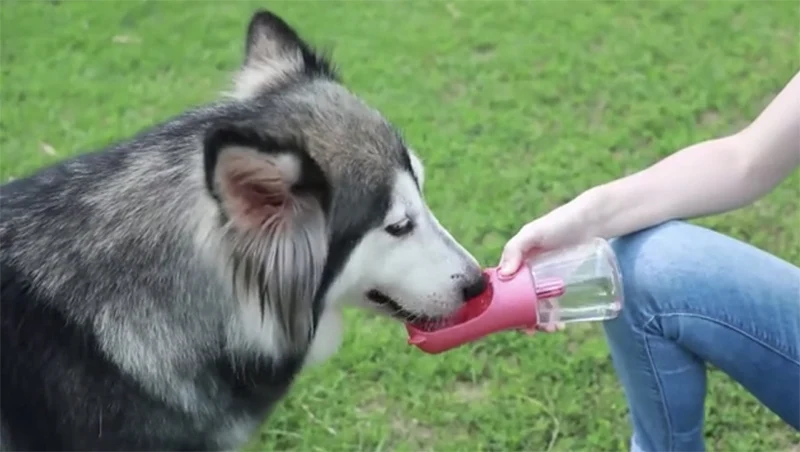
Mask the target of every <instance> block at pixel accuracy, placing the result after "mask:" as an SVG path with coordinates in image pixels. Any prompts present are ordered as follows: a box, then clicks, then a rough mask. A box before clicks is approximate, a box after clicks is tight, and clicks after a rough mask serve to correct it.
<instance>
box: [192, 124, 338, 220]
mask: <svg viewBox="0 0 800 452" xmlns="http://www.w3.org/2000/svg"><path fill="white" fill-rule="evenodd" d="M204 153H205V177H206V185H207V187H208V189H209V190H210V191H211V193H212V195H213V196H214V197H216V198H217V200H218V201H219V203H220V205H221V207H222V210H223V212H224V213H225V215H226V216H227V217H228V218H229V219H230V221H231V222H232V225H233V227H235V228H236V229H238V230H241V231H246V232H255V233H259V232H263V231H264V230H265V229H269V228H270V227H272V225H273V224H274V223H275V222H289V221H292V216H294V215H298V214H300V213H302V212H301V211H302V210H306V209H313V208H318V209H322V210H323V211H324V210H326V209H327V206H328V196H329V190H328V186H327V182H326V180H325V177H324V175H323V173H322V170H321V169H320V168H319V166H318V165H317V164H316V163H315V162H314V161H313V160H312V159H311V158H310V157H309V156H308V154H307V153H306V152H304V151H303V150H302V149H301V148H300V147H299V146H294V145H291V144H280V143H278V142H277V141H275V140H273V139H271V138H269V137H266V136H262V135H260V134H259V133H258V132H257V131H256V130H255V129H254V128H252V127H249V126H242V125H234V124H225V125H220V126H216V127H214V128H212V129H210V130H209V131H208V132H207V134H206V137H205V143H204Z"/></svg>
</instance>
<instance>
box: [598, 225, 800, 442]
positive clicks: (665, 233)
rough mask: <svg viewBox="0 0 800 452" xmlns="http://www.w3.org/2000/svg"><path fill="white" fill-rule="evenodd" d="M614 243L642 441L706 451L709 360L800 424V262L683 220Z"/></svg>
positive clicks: (623, 343)
mask: <svg viewBox="0 0 800 452" xmlns="http://www.w3.org/2000/svg"><path fill="white" fill-rule="evenodd" d="M612 246H613V248H614V250H615V251H616V253H617V256H618V257H619V260H620V269H621V272H622V277H623V285H624V291H625V304H624V306H623V309H622V313H621V314H620V316H619V317H618V318H616V319H614V320H610V321H607V322H604V329H605V333H606V337H607V339H608V341H609V346H610V349H611V356H612V359H613V362H614V367H615V369H616V371H617V374H618V376H619V378H620V380H621V382H622V386H623V389H624V391H625V396H626V398H627V400H628V408H629V410H630V415H631V421H632V424H633V432H634V433H633V438H632V439H631V449H632V450H634V451H638V450H641V451H659V452H661V451H682V452H683V451H701V450H704V444H703V415H704V407H703V404H704V399H705V393H706V364H707V363H708V364H711V365H713V366H714V367H716V368H718V369H720V370H722V371H724V372H726V373H727V374H728V375H730V376H731V377H732V378H733V379H734V380H736V381H737V382H739V383H740V384H741V385H742V386H743V387H745V388H746V389H747V390H748V391H750V392H751V393H752V394H753V395H754V396H755V397H756V398H757V399H758V400H760V401H761V402H762V403H763V404H764V405H765V406H767V407H768V408H769V409H770V410H772V411H773V412H775V413H776V414H777V415H778V416H780V417H781V418H782V419H783V420H785V421H786V422H787V423H788V424H789V425H791V426H793V427H794V428H795V429H800V351H799V349H800V268H798V267H796V266H794V265H792V264H790V263H788V262H785V261H783V260H781V259H779V258H777V257H775V256H773V255H771V254H769V253H766V252H764V251H761V250H759V249H757V248H754V247H752V246H750V245H747V244H745V243H742V242H740V241H737V240H735V239H733V238H730V237H727V236H725V235H722V234H719V233H716V232H713V231H711V230H708V229H705V228H702V227H699V226H694V225H691V224H689V223H684V222H678V221H673V222H668V223H665V224H662V225H660V226H657V227H654V228H651V229H646V230H643V231H640V232H637V233H634V234H631V235H627V236H624V237H620V238H617V239H615V240H613V241H612Z"/></svg>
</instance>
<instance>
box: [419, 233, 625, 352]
mask: <svg viewBox="0 0 800 452" xmlns="http://www.w3.org/2000/svg"><path fill="white" fill-rule="evenodd" d="M497 270H498V269H497V267H494V268H488V269H486V270H484V274H485V277H486V278H487V279H488V284H487V289H486V290H485V291H484V292H483V293H482V294H480V295H478V296H477V297H475V298H473V299H472V300H469V301H467V303H466V304H465V305H464V306H463V308H462V309H460V310H459V311H458V312H457V313H456V314H455V315H454V316H452V317H450V318H447V319H443V320H435V321H423V322H416V323H407V324H406V330H407V332H408V335H409V338H408V342H409V344H412V345H415V346H417V347H418V348H420V349H421V350H423V351H425V352H427V353H441V352H443V351H446V350H449V349H452V348H455V347H458V346H460V345H463V344H466V343H468V342H473V341H475V340H477V339H480V338H482V337H484V336H487V335H489V334H491V333H494V332H497V331H504V330H511V329H528V328H533V327H536V326H546V325H555V324H559V323H564V324H569V323H575V322H589V321H604V320H610V319H613V318H615V317H617V315H619V312H620V310H621V309H622V303H623V293H622V276H621V274H620V271H619V265H618V263H617V259H616V256H615V255H614V250H613V249H612V248H611V246H610V244H609V243H608V242H607V241H606V240H603V239H600V238H595V239H592V240H589V241H586V242H583V243H579V244H577V245H574V246H571V247H567V248H563V249H559V250H554V251H549V252H546V253H542V254H538V255H536V256H534V257H531V258H529V259H527V260H526V261H524V263H523V265H521V266H520V269H519V270H518V271H517V272H516V273H515V274H513V275H511V276H508V277H505V276H501V275H500V274H499V273H497Z"/></svg>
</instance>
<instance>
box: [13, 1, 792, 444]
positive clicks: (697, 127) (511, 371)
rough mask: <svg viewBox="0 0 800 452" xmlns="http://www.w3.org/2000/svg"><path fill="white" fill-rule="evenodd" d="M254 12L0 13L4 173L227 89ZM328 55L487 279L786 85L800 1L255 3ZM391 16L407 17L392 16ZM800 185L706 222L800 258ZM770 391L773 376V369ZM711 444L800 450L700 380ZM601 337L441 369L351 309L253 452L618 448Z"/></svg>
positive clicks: (449, 363)
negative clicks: (513, 252)
mask: <svg viewBox="0 0 800 452" xmlns="http://www.w3.org/2000/svg"><path fill="white" fill-rule="evenodd" d="M256 6H261V5H260V4H258V3H255V2H245V1H236V2H230V1H229V2H214V3H211V2H197V1H192V2H176V1H171V2H166V1H162V2H134V1H119V2H112V1H69V2H67V1H63V2H56V1H16V2H12V1H5V2H3V4H2V21H1V22H0V29H1V31H2V59H1V60H0V66H1V68H2V85H0V86H1V87H2V89H1V91H0V92H1V93H2V96H1V97H0V100H2V104H1V106H2V110H1V111H0V149H2V154H1V156H0V157H1V158H2V162H1V163H2V165H1V166H2V169H1V170H0V171H1V173H0V177H1V178H2V179H3V180H7V179H8V178H9V177H14V176H16V177H19V176H21V175H24V174H27V173H30V172H31V171H33V170H35V169H36V168H38V167H40V166H43V165H46V164H49V163H52V162H56V161H58V160H59V159H62V158H65V157H67V156H68V155H71V154H75V153H79V152H82V151H85V150H89V149H92V148H95V147H99V146H102V145H104V144H107V143H109V142H110V141H112V140H116V139H121V138H124V137H126V136H128V135H130V134H133V133H134V132H136V131H137V130H139V129H141V128H144V127H146V126H148V125H150V124H152V123H154V122H156V121H160V120H162V119H165V118H167V117H169V116H171V115H174V114H177V113H179V112H180V111H182V110H183V109H185V108H187V107H189V106H192V105H195V104H198V103H201V102H205V101H208V100H211V99H213V98H214V96H215V95H216V94H217V93H218V92H219V91H221V90H223V89H225V88H226V87H227V84H228V81H229V77H230V74H231V73H232V71H233V70H235V68H236V66H237V65H238V64H239V62H240V59H241V50H242V47H243V33H244V28H245V26H246V24H247V20H248V18H249V14H250V13H251V11H252V9H253V8H255V7H256ZM267 6H270V7H271V8H273V9H274V10H275V11H277V12H279V13H281V14H283V15H284V16H285V18H287V19H288V20H289V21H290V22H291V23H293V24H295V25H296V26H297V27H298V28H299V29H300V30H301V31H302V32H303V33H305V34H306V36H308V37H309V38H311V39H312V40H313V41H314V42H316V43H318V44H320V45H322V46H324V47H328V48H332V49H333V51H334V56H335V58H336V60H337V61H338V63H339V65H340V66H341V68H342V72H343V74H344V77H345V80H346V82H347V83H348V84H349V85H350V86H351V87H352V89H353V90H354V91H356V92H357V93H359V94H360V95H362V96H363V97H364V98H365V99H366V100H367V101H368V102H370V103H371V104H372V105H374V106H375V107H377V108H379V109H381V110H382V111H383V112H384V113H385V115H386V116H387V117H388V118H390V119H391V120H392V121H394V122H395V123H396V124H397V125H398V126H399V127H401V128H402V129H403V131H404V133H405V135H406V136H407V138H408V140H409V141H410V142H411V143H412V144H413V146H414V147H415V148H416V149H417V150H418V151H419V153H420V154H421V156H422V157H423V159H424V160H425V161H426V164H427V172H428V175H429V176H428V178H429V179H428V180H429V182H428V184H427V194H426V195H427V198H428V200H429V203H430V205H431V206H432V208H433V209H434V210H435V211H436V213H437V214H438V216H439V217H440V219H441V221H442V222H443V223H444V225H445V226H447V227H448V228H449V229H450V230H451V231H452V232H453V234H454V235H455V236H456V237H457V238H458V239H459V240H461V241H462V242H463V243H464V244H465V245H466V246H467V247H468V248H469V249H471V251H473V252H474V253H475V255H476V256H477V257H478V258H479V259H480V260H481V262H482V263H484V264H485V265H494V264H495V263H496V261H497V258H498V256H499V253H500V250H501V249H502V246H503V244H504V241H505V240H506V239H507V238H508V237H510V236H511V234H513V233H514V232H515V231H516V230H517V228H518V227H520V226H521V225H522V224H523V223H525V222H526V221H528V220H530V219H532V218H534V217H535V216H537V215H540V214H543V213H545V212H546V211H547V210H548V209H550V208H553V207H554V206H556V205H558V204H560V203H562V202H564V201H566V200H568V199H569V198H571V197H572V196H574V195H576V194H578V193H579V192H580V191H582V190H584V189H586V188H588V187H590V186H591V185H593V184H596V183H600V182H603V181H607V180H609V179H612V178H615V177H619V176H621V175H623V174H626V173H628V172H631V171H635V170H637V169H640V168H642V167H644V166H646V165H648V164H650V163H652V162H654V161H655V160H656V159H658V158H659V157H662V156H665V155H667V154H669V153H671V152H673V151H675V150H676V149H679V148H681V147H683V146H685V145H688V144H690V143H692V142H694V141H697V140H702V139H706V138H710V137H713V136H716V135H719V134H722V133H726V132H729V131H732V130H735V129H736V128H737V127H739V126H741V125H743V124H744V123H746V121H748V120H749V119H751V118H753V117H754V115H755V114H757V113H758V112H759V111H760V109H761V108H762V107H763V106H764V105H765V103H766V102H767V101H768V100H769V99H770V98H771V96H773V95H774V94H775V93H776V92H777V90H779V89H780V88H781V87H782V86H783V84H784V83H785V82H786V81H787V80H788V79H789V78H790V77H791V75H792V74H793V73H794V71H796V70H797V68H798V62H800V48H799V47H798V36H800V34H799V33H798V31H799V27H800V11H798V4H797V2H790V1H783V2H777V1H759V2H755V1H754V2H747V3H745V2H733V1H726V2H722V1H714V2H679V1H670V2H653V1H647V2H616V3H614V2H577V1H560V2H556V1H547V2H545V1H536V2H534V1H527V2H508V1H504V2H500V1H494V2H489V1H449V2H444V1H439V2H422V1H420V2H415V3H399V2H391V3H389V2H372V1H371V2H364V1H362V2H356V1H346V2H333V1H320V2H311V1H294V2H286V3H280V2H267ZM401 8H402V9H401ZM798 186H800V178H798V176H795V177H793V178H792V179H791V180H789V181H787V182H786V183H785V184H783V186H782V187H780V188H779V189H777V190H776V191H775V192H774V193H773V194H771V195H770V196H768V197H767V198H765V199H763V200H762V201H760V202H758V203H756V204H755V205H754V206H752V207H750V208H747V209H743V210H741V211H738V212H734V213H730V214H727V215H722V216H719V217H715V218H711V219H706V220H703V221H702V222H701V223H703V224H705V225H709V226H713V227H714V228H715V229H717V230H719V231H722V232H726V233H730V234H732V235H734V236H736V237H739V238H743V239H745V240H748V241H750V242H751V243H753V244H755V245H757V246H759V247H762V248H764V249H766V250H768V251H770V252H773V253H775V254H777V255H779V256H781V257H783V258H785V259H788V260H790V261H792V262H794V263H798V262H800V229H798V227H797V225H798V224H799V223H798V220H800V214H798V203H799V202H800V201H799V200H800V197H799V196H798ZM765 377H766V378H768V376H765ZM707 412H708V420H707V424H706V437H707V438H708V446H709V448H710V449H714V450H725V451H733V450H737V451H753V450H781V449H783V450H785V449H788V448H791V447H792V446H793V445H795V444H798V443H800V435H797V434H795V433H793V432H792V431H791V430H790V429H789V428H788V427H786V426H785V425H783V424H782V423H781V421H780V420H779V419H778V418H777V417H776V416H775V415H773V414H771V413H770V412H768V411H767V410H766V409H764V408H762V407H761V406H760V405H759V404H758V403H757V402H756V401H755V399H754V398H753V397H752V396H750V395H749V394H748V393H746V392H745V391H744V390H743V389H741V388H740V387H739V386H737V385H736V384H735V383H733V382H732V381H731V380H730V379H728V378H727V377H725V376H724V375H722V374H719V373H717V372H712V374H711V376H710V383H709V396H708V399H707ZM629 432H630V428H629V426H628V423H627V419H626V407H625V402H624V399H623V397H622V393H621V390H620V386H619V384H618V383H617V380H616V378H615V376H614V374H613V372H612V368H611V365H610V362H609V356H608V349H607V346H606V344H605V342H604V340H603V337H602V335H601V334H600V330H599V329H598V328H597V326H596V325H594V326H588V327H581V328H574V329H569V330H568V331H566V332H564V333H562V334H553V335H544V334H539V335H537V336H535V337H526V336H522V335H517V334H507V335H497V336H495V337H492V338H488V339H486V340H483V341H481V342H479V343H476V344H474V345H472V346H466V347H463V348H460V349H457V350H455V351H452V352H450V353H447V354H444V355H440V356H427V355H425V354H423V353H421V352H419V351H416V350H415V349H412V348H411V347H409V346H407V345H406V344H405V337H404V331H403V329H402V327H401V326H400V325H398V324H396V323H393V322H391V321H389V320H384V319H376V318H373V317H370V316H366V315H363V314H360V313H357V312H351V313H349V328H348V330H347V335H346V339H345V343H344V346H343V349H342V350H341V351H340V353H339V354H338V355H336V356H335V357H334V358H333V359H332V360H330V361H329V362H327V363H326V364H324V365H322V366H320V367H317V368H313V369H310V370H309V371H308V372H307V373H306V374H304V375H303V376H302V378H301V379H300V380H299V381H298V383H297V385H296V386H295V388H294V391H293V392H292V393H291V395H290V396H289V397H288V399H286V401H285V403H283V404H282V405H281V407H280V408H279V409H278V410H277V412H275V414H274V417H273V418H272V419H271V422H270V423H269V426H268V427H265V428H264V430H263V433H262V434H261V435H259V436H258V437H256V438H253V442H252V448H253V449H265V448H269V449H274V450H303V451H306V450H308V451H312V450H330V451H334V450H335V451H340V450H400V451H406V450H407V451H416V450H498V451H499V450H526V451H541V450H560V451H574V450H623V449H625V448H626V445H627V441H628V439H627V438H628V435H629Z"/></svg>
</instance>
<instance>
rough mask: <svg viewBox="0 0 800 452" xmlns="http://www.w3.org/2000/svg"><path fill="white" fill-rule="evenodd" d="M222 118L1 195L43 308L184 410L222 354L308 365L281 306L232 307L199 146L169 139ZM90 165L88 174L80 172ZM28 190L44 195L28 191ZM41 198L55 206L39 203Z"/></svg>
mask: <svg viewBox="0 0 800 452" xmlns="http://www.w3.org/2000/svg"><path fill="white" fill-rule="evenodd" d="M219 108H224V109H230V108H231V107H220V106H212V107H209V108H207V109H200V110H196V111H194V112H190V113H188V114H186V115H184V116H182V117H180V118H177V119H175V120H173V121H171V122H168V123H166V124H164V125H161V126H159V127H156V128H154V129H152V130H150V131H148V132H145V134H143V135H140V136H138V137H137V139H136V141H131V142H128V143H122V144H118V145H116V146H114V147H113V148H112V149H111V151H110V152H108V153H105V154H88V155H85V156H83V157H81V158H77V159H73V160H70V161H67V162H65V163H63V164H61V165H59V166H56V167H54V168H51V169H47V170H45V171H42V172H41V173H39V174H37V175H35V176H34V178H33V180H31V181H25V180H21V181H16V182H13V183H11V184H9V185H7V186H5V187H4V188H3V193H4V196H3V198H4V199H2V203H3V210H4V215H3V218H5V219H10V220H0V236H13V240H9V241H8V248H7V257H8V258H9V260H10V261H11V262H12V263H13V264H14V265H16V266H17V268H19V269H20V270H21V271H22V272H24V273H25V274H27V275H28V277H29V278H31V279H33V280H34V281H35V286H36V287H38V288H40V290H42V291H44V292H46V293H45V294H44V295H46V296H47V298H49V299H53V300H60V301H59V303H68V304H70V305H71V306H70V307H67V306H53V307H54V308H55V309H57V310H59V311H61V312H63V313H64V314H65V315H69V316H70V317H71V320H73V321H75V322H77V323H79V324H82V325H87V326H88V325H92V326H93V327H94V329H95V331H96V333H97V335H98V341H99V343H100V346H101V348H102V349H103V351H104V352H105V353H106V354H108V355H109V357H111V359H112V360H114V361H116V362H117V364H118V365H119V366H120V367H122V369H123V370H125V371H127V372H131V373H134V374H136V375H137V376H138V377H139V378H140V379H141V381H142V382H143V383H144V384H145V385H150V387H149V388H148V389H149V390H150V391H152V392H154V393H156V394H160V395H161V396H163V397H165V398H167V399H169V400H171V401H172V402H173V403H176V404H179V405H183V406H187V407H188V406H190V405H193V404H194V402H195V401H196V400H197V399H198V398H200V397H204V395H203V394H197V393H195V392H194V391H196V388H197V386H195V385H193V384H191V381H192V380H193V379H195V378H197V377H198V376H199V375H198V374H199V373H202V372H203V371H204V368H203V365H204V363H206V362H207V361H209V360H213V359H216V358H218V357H219V355H220V354H229V355H230V356H232V357H235V356H238V357H242V356H248V355H250V356H259V355H265V356H264V357H265V358H270V359H282V358H284V357H283V356H266V355H267V354H269V353H275V354H281V353H284V352H285V353H287V354H291V355H294V356H299V357H302V356H303V355H304V354H305V352H306V348H307V347H308V345H309V344H308V338H309V331H299V332H298V331H295V334H297V335H298V336H297V337H293V338H289V337H286V335H285V334H284V329H283V328H282V327H281V325H280V323H279V322H278V319H279V318H280V317H278V316H276V315H275V313H272V312H270V311H269V310H270V309H271V306H275V305H277V302H278V301H277V300H274V299H273V300H270V302H268V303H266V305H265V309H266V312H264V313H263V320H262V312H261V306H260V305H259V303H258V300H257V298H255V297H254V292H253V291H252V290H249V291H245V292H240V293H239V297H238V298H237V297H236V296H235V294H234V285H233V282H234V273H233V270H234V269H233V267H232V266H230V265H221V263H222V262H223V261H222V260H221V258H220V255H221V253H223V252H224V250H225V249H227V247H229V246H230V242H229V241H227V240H226V234H225V233H224V230H223V228H221V223H220V217H219V211H218V207H217V204H216V203H215V202H214V201H213V200H212V198H211V197H210V196H208V194H207V192H206V190H205V187H204V182H203V171H202V161H201V160H202V152H201V150H200V149H199V146H200V142H201V141H200V137H199V136H195V135H192V134H189V135H186V136H180V137H176V136H174V134H175V133H176V132H177V131H186V130H198V131H200V130H202V129H203V127H202V126H203V125H204V124H206V123H207V121H208V119H210V118H209V116H212V115H214V112H215V110H216V109H219ZM228 113H229V114H230V112H228ZM187 123H193V124H194V125H196V127H192V124H187ZM167 136H168V137H169V140H170V141H171V142H172V143H176V144H175V146H174V147H173V148H171V149H164V148H163V147H160V146H158V145H157V143H159V142H162V141H165V140H163V139H164V138H165V137H167ZM89 160H95V162H89ZM88 165H91V166H92V167H93V169H94V172H93V173H89V172H86V171H84V170H83V168H85V167H86V166H88ZM101 167H102V168H105V170H104V172H102V173H100V174H98V173H97V169H98V168H101ZM26 183H33V184H37V185H39V186H40V191H36V190H31V191H26V190H25V187H24V184H26ZM41 187H44V190H45V192H47V190H48V187H49V188H50V196H48V197H42V196H41V195H42V191H41ZM18 189H19V190H18ZM29 197H30V198H29ZM34 198H35V199H34ZM17 206H19V211H18V212H17V211H16V209H17ZM61 212H63V213H64V214H60V213H61ZM67 212H68V213H67ZM179 225H183V227H179ZM45 231H47V233H45ZM54 231H58V232H60V234H59V233H54ZM77 231H80V233H76V232H77ZM4 241H6V240H5V239H4ZM309 245H310V246H312V245H313V244H309ZM5 246H6V245H5V244H4V247H5ZM315 259H319V257H315ZM267 291H268V297H281V296H284V295H285V294H282V293H277V292H276V291H275V290H270V289H269V288H267ZM64 294H69V295H71V296H69V297H64V296H63V295H64ZM165 300H168V301H165ZM301 306H304V305H301ZM307 309H309V314H308V315H310V309H311V306H310V305H308V306H307ZM298 315H301V316H302V315H303V314H302V313H298ZM221 319H225V320H224V321H222V323H220V320H221ZM308 328H309V329H310V328H311V326H310V325H308ZM289 344H299V348H293V349H289V348H288V347H289Z"/></svg>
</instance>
